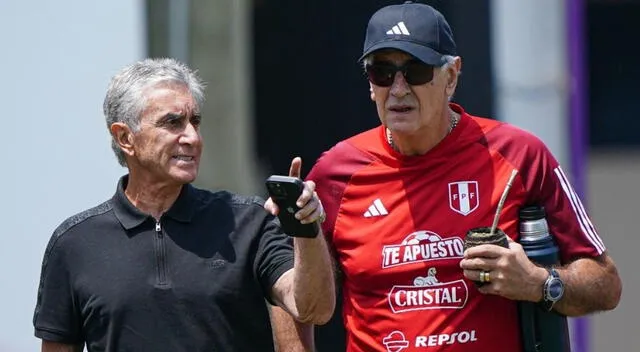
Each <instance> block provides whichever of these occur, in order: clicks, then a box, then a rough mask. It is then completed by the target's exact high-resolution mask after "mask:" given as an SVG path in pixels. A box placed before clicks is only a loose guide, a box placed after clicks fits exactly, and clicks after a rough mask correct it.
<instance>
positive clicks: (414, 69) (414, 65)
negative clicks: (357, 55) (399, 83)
mask: <svg viewBox="0 0 640 352" xmlns="http://www.w3.org/2000/svg"><path fill="white" fill-rule="evenodd" d="M365 71H366V72H367V77H368V78H369V81H371V83H373V84H375V85H376V86H380V87H391V85H392V84H393V81H394V79H395V77H396V72H402V76H404V79H405V81H407V83H409V84H410V85H412V86H419V85H422V84H426V83H429V82H431V80H432V79H433V66H432V65H427V64H425V63H423V62H421V61H417V60H410V61H407V62H405V63H404V65H401V66H396V65H394V64H393V63H391V62H387V61H379V62H373V63H372V64H368V65H366V66H365Z"/></svg>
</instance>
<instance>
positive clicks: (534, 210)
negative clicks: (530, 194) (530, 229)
mask: <svg viewBox="0 0 640 352" xmlns="http://www.w3.org/2000/svg"><path fill="white" fill-rule="evenodd" d="M545 215H546V214H545V211H544V207H542V206H539V205H532V206H527V207H524V208H522V209H520V220H540V219H544V217H545Z"/></svg>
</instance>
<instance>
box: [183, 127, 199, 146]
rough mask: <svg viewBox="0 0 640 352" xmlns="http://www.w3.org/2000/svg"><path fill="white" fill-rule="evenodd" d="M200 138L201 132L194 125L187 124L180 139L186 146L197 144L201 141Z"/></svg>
mask: <svg viewBox="0 0 640 352" xmlns="http://www.w3.org/2000/svg"><path fill="white" fill-rule="evenodd" d="M200 138H201V137H200V130H199V129H198V128H197V127H196V126H194V125H193V124H192V123H187V126H186V127H185V129H184V131H183V133H182V136H181V138H180V142H181V143H185V144H195V143H198V142H199V141H200Z"/></svg>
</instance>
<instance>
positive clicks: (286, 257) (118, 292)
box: [33, 176, 293, 352]
mask: <svg viewBox="0 0 640 352" xmlns="http://www.w3.org/2000/svg"><path fill="white" fill-rule="evenodd" d="M126 182H127V176H125V177H123V178H122V179H121V180H120V182H119V183H118V188H117V191H116V194H115V195H114V197H113V198H112V199H110V200H109V201H107V202H105V203H103V204H101V205H99V206H97V207H95V208H92V209H89V210H87V211H84V212H82V213H80V214H78V215H75V216H73V217H71V218H69V219H67V220H66V221H65V222H64V223H62V224H61V225H60V226H59V227H58V228H57V229H56V230H55V232H54V233H53V236H52V237H51V240H50V241H49V245H48V246H47V249H46V251H45V254H44V260H43V263H42V275H41V278H40V287H39V289H38V298H37V305H36V309H35V314H34V318H33V322H34V327H35V335H36V336H37V337H39V338H42V339H44V340H49V341H55V342H62V343H69V344H76V343H82V342H85V343H86V345H87V347H88V350H89V351H118V352H124V351H135V352H142V351H154V352H159V351H171V352H178V351H189V352H194V351H208V352H210V351H273V338H272V332H271V327H270V324H269V313H268V310H267V307H266V304H265V298H266V299H268V297H269V292H270V291H271V287H272V286H273V284H274V283H275V282H276V280H277V279H278V278H279V277H280V276H281V275H282V274H283V273H284V272H285V271H287V270H288V269H290V268H292V267H293V247H292V241H291V239H290V238H289V237H288V236H286V235H284V234H283V233H282V231H281V230H280V227H279V225H278V222H277V220H275V218H274V217H273V216H271V215H270V214H268V213H267V212H266V211H265V210H264V209H263V202H262V200H261V199H259V198H257V197H242V196H238V195H234V194H232V193H229V192H209V191H205V190H200V189H197V188H195V187H193V186H191V185H186V186H184V187H183V188H182V191H181V193H180V195H179V197H178V199H177V200H176V202H175V203H174V204H173V206H172V207H171V208H170V209H169V211H167V213H165V214H164V215H163V216H162V218H161V219H160V221H159V222H156V221H155V219H153V218H152V217H151V216H149V215H147V214H144V213H142V212H140V211H139V210H138V209H136V208H135V207H134V206H133V205H132V204H131V202H129V200H128V199H127V197H126V196H125V194H124V188H125V187H126Z"/></svg>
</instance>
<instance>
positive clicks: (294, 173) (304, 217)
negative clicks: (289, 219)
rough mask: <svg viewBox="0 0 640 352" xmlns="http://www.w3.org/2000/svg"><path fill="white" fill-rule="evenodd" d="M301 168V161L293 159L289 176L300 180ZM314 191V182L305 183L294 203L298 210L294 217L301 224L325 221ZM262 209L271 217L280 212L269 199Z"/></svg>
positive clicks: (296, 158)
mask: <svg viewBox="0 0 640 352" xmlns="http://www.w3.org/2000/svg"><path fill="white" fill-rule="evenodd" d="M301 168H302V159H300V158H299V157H295V158H293V160H291V167H290V168H289V176H291V177H297V178H300V169H301ZM315 189H316V184H315V182H313V181H305V182H304V188H303V190H302V193H301V194H300V197H299V198H298V200H297V201H296V205H297V206H298V207H299V208H300V210H298V211H297V212H296V214H295V217H296V219H298V220H299V221H300V223H302V224H310V223H312V222H314V221H319V222H320V223H322V222H323V221H324V219H325V213H324V209H323V208H322V203H321V202H320V199H319V198H318V194H317V193H316V192H315ZM264 208H265V209H266V210H267V211H268V212H269V213H271V214H273V215H278V212H279V211H280V209H278V206H277V205H276V203H275V202H274V201H273V200H272V199H271V198H269V199H267V201H266V202H265V204H264Z"/></svg>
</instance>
